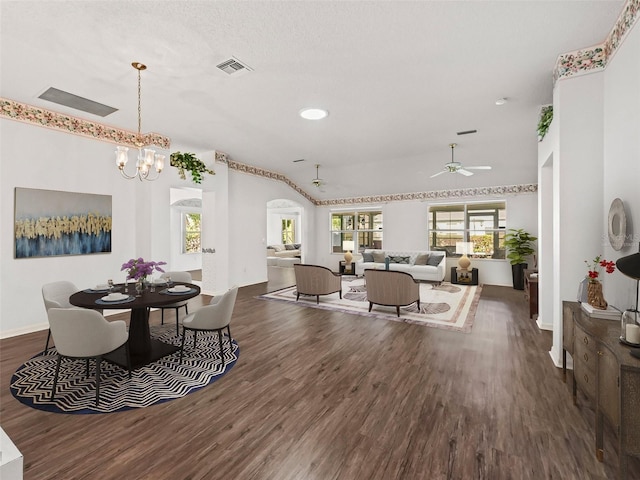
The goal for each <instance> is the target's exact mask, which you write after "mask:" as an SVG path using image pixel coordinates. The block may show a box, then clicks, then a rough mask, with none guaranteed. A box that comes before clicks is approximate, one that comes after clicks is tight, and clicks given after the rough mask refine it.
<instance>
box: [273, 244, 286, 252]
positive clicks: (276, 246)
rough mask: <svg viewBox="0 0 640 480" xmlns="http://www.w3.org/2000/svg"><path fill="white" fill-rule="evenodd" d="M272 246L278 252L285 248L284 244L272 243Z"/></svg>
mask: <svg viewBox="0 0 640 480" xmlns="http://www.w3.org/2000/svg"><path fill="white" fill-rule="evenodd" d="M271 248H273V249H274V250H275V251H276V252H282V251H283V250H284V245H282V244H277V245H271Z"/></svg>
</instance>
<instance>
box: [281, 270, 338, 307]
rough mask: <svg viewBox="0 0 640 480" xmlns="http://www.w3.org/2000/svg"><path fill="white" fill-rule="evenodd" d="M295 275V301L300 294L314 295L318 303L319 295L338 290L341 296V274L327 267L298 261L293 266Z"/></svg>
mask: <svg viewBox="0 0 640 480" xmlns="http://www.w3.org/2000/svg"><path fill="white" fill-rule="evenodd" d="M293 268H294V270H295V275H296V289H297V294H296V301H298V299H299V298H300V295H301V294H302V295H315V297H316V303H320V295H329V294H332V293H336V292H338V293H339V294H340V298H342V275H340V274H339V273H334V272H332V271H331V270H330V269H328V268H327V267H322V266H320V265H307V264H304V263H299V264H296V265H294V266H293Z"/></svg>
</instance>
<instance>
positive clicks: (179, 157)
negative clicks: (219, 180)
mask: <svg viewBox="0 0 640 480" xmlns="http://www.w3.org/2000/svg"><path fill="white" fill-rule="evenodd" d="M169 158H170V162H171V166H172V167H176V168H177V169H178V174H179V175H180V178H181V179H183V180H186V179H187V177H186V175H185V173H184V171H185V170H187V171H188V172H189V173H191V180H192V181H193V183H202V177H203V176H204V174H205V173H208V174H209V175H215V174H216V172H214V171H213V170H211V169H209V168H207V166H206V165H205V164H204V162H203V161H202V160H200V159H199V158H197V157H196V156H195V155H194V154H193V153H188V152H185V153H182V152H174V153H172V154H171V156H170V157H169Z"/></svg>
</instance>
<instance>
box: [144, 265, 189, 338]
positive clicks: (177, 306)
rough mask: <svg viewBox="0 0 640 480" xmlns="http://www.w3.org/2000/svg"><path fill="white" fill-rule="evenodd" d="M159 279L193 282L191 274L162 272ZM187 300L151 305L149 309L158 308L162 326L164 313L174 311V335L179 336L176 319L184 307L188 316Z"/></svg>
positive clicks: (177, 320)
mask: <svg viewBox="0 0 640 480" xmlns="http://www.w3.org/2000/svg"><path fill="white" fill-rule="evenodd" d="M160 278H164V279H165V280H167V279H169V278H171V281H172V282H184V283H191V282H192V281H193V279H192V277H191V274H190V273H189V272H164V273H163V274H162V275H160ZM187 302H188V300H184V301H182V302H175V303H169V304H165V305H157V306H156V305H152V306H151V308H159V309H160V310H161V322H160V323H161V324H162V325H164V311H165V310H167V309H174V310H175V311H176V335H180V321H179V318H178V312H179V310H180V309H181V308H182V307H184V311H185V313H186V314H187V315H189V306H188V305H187Z"/></svg>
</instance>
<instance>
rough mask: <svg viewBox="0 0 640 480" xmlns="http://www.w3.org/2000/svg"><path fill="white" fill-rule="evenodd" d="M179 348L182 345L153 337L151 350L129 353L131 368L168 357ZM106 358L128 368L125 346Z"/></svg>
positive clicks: (105, 357) (150, 345)
mask: <svg viewBox="0 0 640 480" xmlns="http://www.w3.org/2000/svg"><path fill="white" fill-rule="evenodd" d="M129 348H131V346H129ZM178 350H180V347H176V346H175V345H169V344H168V343H164V342H162V341H160V340H158V339H155V338H151V339H149V350H148V351H147V352H145V353H140V352H137V353H135V354H134V353H133V352H130V353H129V356H130V357H131V370H136V369H138V368H140V367H144V366H146V365H149V364H150V363H153V362H155V361H156V360H160V359H161V358H162V357H166V356H167V355H171V354H172V353H175V352H177V351H178ZM104 359H105V360H107V361H109V362H111V363H114V364H116V365H119V366H121V367H122V368H124V369H125V370H126V369H127V358H126V355H125V351H124V348H119V349H118V350H116V351H115V352H112V353H110V354H109V355H105V356H104Z"/></svg>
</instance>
